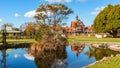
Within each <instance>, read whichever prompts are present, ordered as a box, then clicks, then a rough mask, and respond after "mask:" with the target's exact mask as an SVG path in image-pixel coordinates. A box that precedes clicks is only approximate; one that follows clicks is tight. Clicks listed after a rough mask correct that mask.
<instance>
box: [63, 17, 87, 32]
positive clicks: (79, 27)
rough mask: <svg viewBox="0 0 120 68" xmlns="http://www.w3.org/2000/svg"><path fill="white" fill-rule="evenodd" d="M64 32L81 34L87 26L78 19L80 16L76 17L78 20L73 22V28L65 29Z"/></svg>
mask: <svg viewBox="0 0 120 68" xmlns="http://www.w3.org/2000/svg"><path fill="white" fill-rule="evenodd" d="M63 30H64V31H65V32H66V33H67V34H73V33H76V34H81V33H84V32H85V25H84V23H83V22H82V21H81V20H80V19H78V15H77V16H76V20H75V21H72V22H71V27H64V28H63Z"/></svg>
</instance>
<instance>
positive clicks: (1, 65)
mask: <svg viewBox="0 0 120 68" xmlns="http://www.w3.org/2000/svg"><path fill="white" fill-rule="evenodd" d="M29 45H30V43H24V44H17V45H12V46H9V45H1V46H0V51H1V57H0V68H9V66H8V65H7V57H8V56H9V55H8V54H7V52H9V51H11V48H15V49H17V48H28V47H30V46H29ZM14 57H15V58H17V57H19V55H18V54H15V55H14ZM8 60H9V59H8Z"/></svg>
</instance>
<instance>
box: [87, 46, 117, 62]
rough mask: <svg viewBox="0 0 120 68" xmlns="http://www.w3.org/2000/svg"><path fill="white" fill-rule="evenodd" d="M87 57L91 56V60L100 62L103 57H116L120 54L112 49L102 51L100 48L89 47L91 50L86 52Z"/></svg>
mask: <svg viewBox="0 0 120 68" xmlns="http://www.w3.org/2000/svg"><path fill="white" fill-rule="evenodd" d="M85 54H86V55H88V56H89V58H93V57H94V58H95V59H96V60H100V59H102V58H103V57H108V56H111V55H113V56H115V55H116V54H119V52H117V51H112V50H110V49H100V48H95V47H89V50H88V51H87V52H85Z"/></svg>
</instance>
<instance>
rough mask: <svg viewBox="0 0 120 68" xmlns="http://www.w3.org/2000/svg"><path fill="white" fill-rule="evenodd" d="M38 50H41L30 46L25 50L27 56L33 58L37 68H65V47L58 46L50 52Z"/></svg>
mask: <svg viewBox="0 0 120 68" xmlns="http://www.w3.org/2000/svg"><path fill="white" fill-rule="evenodd" d="M39 49H41V47H40V46H31V47H30V48H28V50H27V53H28V54H30V55H32V56H34V57H35V60H34V62H35V64H36V66H37V68H66V66H67V63H66V58H67V54H66V51H65V46H59V47H57V49H54V50H50V51H49V50H47V51H40V50H39ZM50 49H51V48H50Z"/></svg>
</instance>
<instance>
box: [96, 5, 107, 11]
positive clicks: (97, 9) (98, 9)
mask: <svg viewBox="0 0 120 68" xmlns="http://www.w3.org/2000/svg"><path fill="white" fill-rule="evenodd" d="M104 8H105V7H104V6H102V7H96V8H95V10H96V11H101V10H103V9H104Z"/></svg>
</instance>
